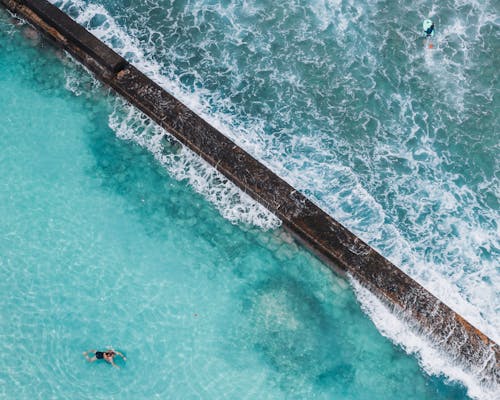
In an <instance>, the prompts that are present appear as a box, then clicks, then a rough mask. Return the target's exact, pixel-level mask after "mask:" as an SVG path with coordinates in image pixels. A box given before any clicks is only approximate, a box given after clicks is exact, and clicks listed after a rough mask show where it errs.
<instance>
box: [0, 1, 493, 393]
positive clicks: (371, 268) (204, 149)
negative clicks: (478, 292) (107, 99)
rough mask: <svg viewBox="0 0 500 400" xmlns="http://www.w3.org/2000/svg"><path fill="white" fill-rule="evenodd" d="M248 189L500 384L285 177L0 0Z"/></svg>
mask: <svg viewBox="0 0 500 400" xmlns="http://www.w3.org/2000/svg"><path fill="white" fill-rule="evenodd" d="M0 2H2V3H3V4H4V5H5V6H6V7H7V8H8V9H10V10H11V11H12V12H14V13H17V14H19V15H20V16H22V17H23V18H25V19H26V20H28V21H29V22H30V23H31V24H33V25H34V26H35V27H36V28H37V29H39V30H40V31H42V32H43V33H44V34H45V35H46V36H47V37H49V38H50V39H51V40H52V41H54V42H55V43H56V44H57V45H58V46H60V47H62V48H64V49H65V50H67V51H68V52H69V53H70V54H72V55H73V56H74V57H75V58H77V59H78V60H79V61H81V62H82V63H83V64H84V65H85V66H86V67H87V68H89V69H90V70H91V71H92V72H93V73H94V74H95V75H96V76H97V78H99V79H100V80H101V81H103V82H105V83H107V84H108V85H110V86H111V87H112V88H114V89H115V90H116V91H117V92H118V93H119V94H120V95H122V96H123V97H125V98H126V99H127V100H129V101H130V103H131V104H133V105H135V106H136V107H137V108H139V109H140V110H141V111H143V112H144V113H145V114H146V115H148V116H149V117H150V118H152V119H153V120H154V121H155V122H156V123H158V124H159V125H160V126H162V127H163V128H165V129H166V130H167V131H168V132H170V133H171V134H172V135H174V136H175V137H176V138H177V139H178V140H179V141H181V142H182V143H183V144H184V145H186V146H187V147H189V148H190V149H191V150H193V151H194V152H195V153H197V154H198V155H200V156H201V157H203V158H204V159H205V160H206V161H207V162H209V163H210V164H211V165H213V166H215V167H216V168H217V170H219V171H220V172H221V173H222V174H224V175H225V176H226V177H228V178H229V179H230V180H231V181H232V182H234V183H235V184H236V185H237V186H238V187H240V188H241V189H242V190H243V191H244V192H246V193H248V194H249V195H250V196H252V197H253V198H254V199H255V200H257V201H258V202H260V203H262V204H263V205H264V206H266V207H267V208H268V209H269V210H271V211H272V212H273V213H275V214H276V215H277V216H278V217H279V218H280V219H281V220H282V221H283V225H284V226H285V227H286V228H287V229H288V230H289V231H291V232H292V233H293V234H294V236H295V237H296V238H297V239H298V240H299V241H301V242H303V243H304V244H305V245H306V246H307V247H309V248H310V249H312V250H313V251H314V252H315V253H316V254H317V255H318V256H320V257H321V258H322V259H323V260H324V261H326V262H327V263H328V264H329V265H330V266H331V267H332V268H334V269H336V270H338V269H340V270H341V271H343V272H347V273H348V274H350V275H352V276H353V277H354V278H355V279H356V280H358V281H359V282H360V283H361V284H363V285H364V286H365V287H367V288H369V289H370V290H371V291H372V292H373V293H374V294H375V295H377V297H379V298H380V299H382V300H383V301H384V302H385V303H386V304H387V305H389V306H390V307H392V308H393V309H394V310H395V311H396V312H398V313H401V314H402V315H404V316H405V318H406V319H407V320H408V322H409V323H411V324H413V325H414V326H415V329H418V330H419V331H420V332H422V333H423V334H424V335H427V336H428V337H429V338H430V339H431V340H432V342H433V343H435V345H436V346H438V347H440V348H441V349H444V350H445V351H446V352H447V353H448V355H449V356H450V357H451V358H452V359H453V360H455V361H458V362H460V363H462V364H463V365H464V366H466V367H467V368H469V369H470V371H471V372H472V373H474V374H475V375H476V376H477V377H478V378H479V379H480V380H482V381H484V382H485V383H489V384H498V383H499V381H500V368H499V360H500V349H499V346H498V345H497V344H496V343H495V342H493V341H492V340H491V339H489V338H488V337H487V336H485V335H484V334H483V333H481V332H480V331H479V330H478V329H476V328H475V327H473V326H472V325H471V324H469V323H468V322H467V321H466V320H464V319H463V318H462V317H461V316H460V315H458V314H457V313H455V312H454V311H453V310H451V309H450V308H449V307H448V306H446V305H445V304H444V303H442V302H441V301H440V300H438V299H437V298H436V297H435V296H433V295H432V294H431V293H430V292H428V291H427V290H426V289H424V288H423V287H422V286H421V285H419V284H418V283H417V282H415V281H414V280H413V279H411V278H410V277H409V276H407V275H406V274H404V273H403V272H402V271H401V270H400V269H399V268H397V267H396V266H395V265H394V264H392V263H391V262H389V261H388V260H387V259H385V258H384V257H382V256H381V255H380V254H379V253H377V252H376V251H375V250H373V249H372V248H371V247H370V246H368V245H367V244H366V243H364V242H363V241H362V240H361V239H359V238H358V237H356V236H355V235H354V234H353V233H351V232H350V231H348V230H347V229H346V228H345V227H343V226H342V225H341V224H339V223H338V222H337V221H335V220H334V219H333V218H332V217H330V216H329V215H328V214H326V213H325V212H324V211H322V210H321V209H320V208H319V207H317V206H316V205H314V204H313V203H312V202H311V201H310V200H308V199H307V198H306V197H305V196H303V195H302V194H301V193H299V192H298V191H296V190H295V189H294V188H293V187H291V186H290V185H288V184H287V183H286V182H285V181H284V180H282V179H281V178H280V177H278V176H277V175H276V174H274V173H273V172H271V171H270V170H269V169H268V168H266V167H265V166H264V165H263V164H261V163H260V162H258V161H257V160H255V159H254V158H253V157H251V156H250V155H249V154H248V153H246V152H245V151H244V150H243V149H241V148H240V147H238V146H236V145H235V144H234V143H233V142H232V141H230V140H229V139H228V138H227V137H225V136H224V135H222V134H221V133H220V132H219V131H217V130H216V129H215V128H213V127H212V126H210V125H209V124H208V123H207V122H205V121H204V120H202V119H201V118H200V117H198V116H197V115H196V114H195V113H194V112H193V111H191V110H190V109H188V108H187V107H186V106H185V105H183V104H182V103H180V102H179V101H178V100H177V99H175V98H174V97H172V96H171V95H170V94H168V93H167V92H166V91H165V90H164V89H162V88H161V87H160V86H158V85H157V84H156V83H154V82H153V81H151V80H150V79H149V78H147V77H146V76H145V75H144V74H143V73H142V72H140V71H139V70H137V69H136V68H135V67H134V66H132V65H130V64H129V63H128V62H127V61H125V60H124V59H123V58H122V57H121V56H119V55H118V54H116V53H115V52H114V51H113V50H111V49H110V48H109V47H108V46H106V45H105V44H104V43H102V42H101V41H100V40H98V39H97V38H96V37H94V36H93V35H92V34H90V33H89V32H88V31H86V30H85V29H84V28H83V27H81V26H80V25H78V24H77V23H76V22H74V21H73V20H72V19H71V18H69V17H68V16H67V15H66V14H65V13H63V12H61V11H60V10H59V9H57V8H56V7H55V6H52V5H51V4H50V3H48V2H47V1H45V0H0Z"/></svg>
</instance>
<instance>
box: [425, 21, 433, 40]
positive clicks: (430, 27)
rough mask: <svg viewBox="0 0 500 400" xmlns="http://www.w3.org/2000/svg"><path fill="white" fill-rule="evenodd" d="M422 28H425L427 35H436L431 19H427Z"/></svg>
mask: <svg viewBox="0 0 500 400" xmlns="http://www.w3.org/2000/svg"><path fill="white" fill-rule="evenodd" d="M422 28H423V29H424V33H425V35H426V37H431V36H434V22H432V21H431V20H430V19H426V20H425V21H424V22H423V24H422Z"/></svg>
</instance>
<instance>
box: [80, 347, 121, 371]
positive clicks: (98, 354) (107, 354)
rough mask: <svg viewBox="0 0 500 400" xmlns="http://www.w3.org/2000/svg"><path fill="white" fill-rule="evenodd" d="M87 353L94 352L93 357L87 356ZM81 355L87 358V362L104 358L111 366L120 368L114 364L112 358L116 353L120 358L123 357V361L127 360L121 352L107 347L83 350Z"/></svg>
mask: <svg viewBox="0 0 500 400" xmlns="http://www.w3.org/2000/svg"><path fill="white" fill-rule="evenodd" d="M89 353H94V356H93V357H89ZM83 355H84V356H85V358H86V359H87V361H88V362H94V361H96V360H104V361H106V362H108V363H110V364H111V365H112V366H113V367H116V368H120V367H119V366H118V365H116V364H115V362H114V358H115V357H116V356H117V355H118V356H120V357H121V358H123V360H124V361H127V357H125V356H124V355H123V354H122V353H120V352H119V351H116V350H113V349H109V350H106V351H97V350H89V351H84V352H83Z"/></svg>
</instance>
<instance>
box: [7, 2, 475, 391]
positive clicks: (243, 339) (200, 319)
mask: <svg viewBox="0 0 500 400" xmlns="http://www.w3.org/2000/svg"><path fill="white" fill-rule="evenodd" d="M28 37H31V38H32V39H28ZM68 76H73V77H74V76H79V77H80V79H81V80H82V81H83V83H82V84H81V86H80V89H82V90H83V88H86V89H87V92H88V93H89V94H90V95H89V96H75V95H74V93H73V92H72V91H69V90H67V89H66V88H65V86H66V85H68ZM86 76H87V75H86V74H85V72H83V71H81V70H80V69H79V68H78V67H77V66H76V65H75V64H74V63H73V62H70V61H68V59H67V58H65V56H63V55H62V54H61V53H59V52H57V51H55V50H53V49H52V47H51V46H49V45H47V44H45V43H44V42H39V41H38V39H37V38H36V35H34V34H33V32H32V31H31V30H30V29H29V28H27V27H25V26H24V27H19V26H18V27H13V26H12V25H11V24H10V22H9V21H8V17H7V16H6V15H5V13H3V12H0V107H1V111H2V112H1V113H0V148H1V149H2V151H1V153H0V174H1V177H0V221H1V223H0V238H1V240H0V310H1V312H0V365H1V366H2V368H0V397H1V398H5V399H16V400H17V399H32V398H41V399H47V398H55V399H60V398H61V399H62V398H70V399H78V398H81V399H84V398H93V399H104V398H110V397H111V398H121V399H139V398H144V399H151V398H162V399H164V398H173V399H211V398H213V399H221V398H230V399H242V398H248V399H255V398H258V399H266V398H268V399H292V398H297V399H306V398H307V399H312V398H315V399H331V398H336V399H366V398H370V399H401V398H404V399H419V400H420V399H461V398H466V393H465V388H464V387H462V386H459V385H454V384H447V383H446V382H445V379H444V378H442V377H440V378H437V377H429V376H427V375H426V374H424V373H423V372H422V370H421V369H420V368H419V366H418V364H417V361H416V360H415V359H414V358H413V357H410V356H408V355H407V354H406V353H405V352H404V351H403V350H402V349H401V348H398V347H395V346H394V345H393V344H392V343H391V342H390V341H389V340H388V339H386V338H384V337H382V336H381V335H380V334H379V333H378V331H377V330H376V329H375V327H374V326H373V324H372V322H371V321H370V320H369V319H368V318H367V317H366V316H365V314H363V313H362V312H361V310H360V307H359V305H358V303H357V302H356V299H355V296H354V294H353V292H352V290H351V289H350V288H349V286H348V284H347V283H346V282H345V281H343V280H341V279H339V278H337V277H335V276H333V275H332V274H331V273H330V272H329V270H328V269H327V268H326V267H325V266H323V265H322V264H321V263H320V262H319V261H317V260H316V259H315V258H314V257H312V256H311V255H310V254H308V253H307V252H305V251H304V250H302V249H300V248H298V247H297V246H296V245H295V244H294V243H293V242H291V241H290V240H289V238H288V237H287V236H286V235H285V234H284V233H283V232H282V231H281V230H280V229H277V230H272V231H268V232H264V231H262V230H261V229H258V228H252V227H251V226H249V225H244V224H239V225H235V224H232V223H231V222H229V221H228V220H227V219H224V218H222V217H221V216H220V215H219V212H218V211H217V210H216V209H215V208H214V207H213V206H212V205H211V204H210V203H209V202H207V201H206V200H204V198H203V197H202V196H201V195H199V194H196V193H195V192H194V191H193V189H192V188H191V187H190V186H188V185H186V181H177V180H174V179H172V178H171V177H170V176H169V175H168V174H167V172H166V170H165V168H164V167H163V166H162V165H161V164H160V163H159V162H157V161H156V160H155V159H154V157H153V156H152V154H151V152H149V151H147V150H144V149H142V148H141V147H140V146H138V145H137V144H134V143H132V142H130V141H124V140H121V139H119V138H117V137H116V135H115V132H114V131H113V130H111V129H110V128H109V118H110V115H113V113H114V112H116V107H119V105H118V106H117V103H116V101H115V99H114V98H113V97H112V96H110V95H109V94H108V93H107V91H106V90H104V89H100V88H99V87H96V84H95V83H94V82H93V81H92V80H91V79H88V78H86ZM118 104H119V103H118ZM120 112H126V109H124V110H121V111H120ZM178 151H180V150H179V149H178V148H177V147H176V146H170V147H169V146H167V147H165V149H164V152H165V153H167V152H172V153H175V152H178ZM106 346H113V347H115V348H116V349H119V350H121V351H122V352H124V353H125V354H126V355H127V357H128V361H127V362H126V363H123V362H121V361H119V362H118V363H119V365H120V366H121V367H122V368H121V369H120V370H115V369H113V368H111V367H109V366H108V365H104V364H102V363H101V364H99V363H94V364H89V363H87V362H86V361H85V359H84V358H83V356H82V354H81V352H82V351H84V350H88V349H89V348H96V347H97V348H104V347H106Z"/></svg>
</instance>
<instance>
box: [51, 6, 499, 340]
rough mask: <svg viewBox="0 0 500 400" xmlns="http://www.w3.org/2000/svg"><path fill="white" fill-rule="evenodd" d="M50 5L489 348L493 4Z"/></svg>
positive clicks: (495, 161) (493, 249) (494, 192)
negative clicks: (432, 32) (429, 30)
mask: <svg viewBox="0 0 500 400" xmlns="http://www.w3.org/2000/svg"><path fill="white" fill-rule="evenodd" d="M55 4H57V5H58V6H60V7H62V8H63V9H64V10H66V11H68V12H69V13H70V14H71V15H72V16H73V17H74V18H76V19H77V20H78V21H79V22H80V23H82V24H84V25H86V26H87V27H88V28H89V29H91V30H92V31H93V32H94V33H95V34H96V35H97V36H99V37H100V38H102V39H103V40H105V41H106V42H108V43H109V44H110V45H112V46H113V47H114V48H115V49H116V50H117V51H119V52H120V53H121V54H123V55H124V56H126V57H127V58H128V59H129V60H131V61H133V62H134V63H135V64H136V65H138V66H140V67H141V69H143V70H145V71H146V72H147V73H148V74H149V75H151V76H152V77H154V79H155V80H157V81H158V82H160V83H161V84H162V85H163V86H164V87H166V88H167V89H168V90H170V91H171V92H173V93H174V94H175V95H177V96H178V97H180V98H181V99H182V100H183V101H185V102H186V103H188V104H189V105H190V106H191V107H193V108H194V109H195V110H197V112H199V113H200V114H202V115H203V116H204V117H205V118H207V119H209V120H210V121H211V122H212V123H213V124H215V125H216V126H218V127H220V128H221V129H222V130H223V131H224V132H225V133H226V134H227V135H229V136H230V137H231V138H232V139H233V140H235V141H236V142H237V143H239V144H240V145H242V146H243V147H244V148H245V149H247V150H248V151H249V152H251V153H252V154H253V155H255V156H256V157H257V158H259V159H260V160H262V161H264V162H265V163H266V164H267V165H268V166H270V167H271V168H272V169H274V170H275V171H276V172H278V173H279V174H280V175H281V176H283V177H285V178H286V179H287V180H288V181H289V182H290V183H292V184H293V185H294V186H296V187H298V188H300V189H301V190H302V191H303V192H304V193H305V194H307V195H308V196H310V197H311V198H312V199H314V200H315V201H316V202H317V203H318V204H319V205H321V207H323V208H324V209H325V210H327V211H328V212H329V213H330V214H332V215H333V216H334V217H335V218H337V219H338V220H339V221H341V222H342V223H344V224H345V225H346V226H347V227H348V228H349V229H351V230H353V231H354V232H355V233H357V234H358V235H360V236H361V237H362V238H363V239H364V240H366V241H367V242H369V243H370V244H371V245H373V246H374V247H375V248H377V249H378V250H379V251H381V252H382V253H383V254H384V255H385V256H386V257H388V258H389V259H391V261H393V262H395V263H396V264H397V265H398V266H400V267H401V268H402V269H403V270H404V271H405V272H407V273H409V274H410V275H411V276H412V277H413V278H415V279H416V280H417V281H419V282H420V283H422V284H423V285H424V286H425V287H426V288H427V289H429V290H430V291H431V292H433V293H434V294H436V295H437V296H438V297H439V298H441V299H443V300H445V301H446V302H447V304H448V305H450V306H451V307H452V308H454V309H455V310H457V311H458V312H459V313H461V314H462V315H463V316H465V317H466V318H467V319H468V320H469V321H471V322H472V323H473V324H474V325H476V326H477V327H479V328H480V329H481V330H483V331H484V332H485V333H487V334H488V335H489V336H490V337H492V338H493V339H495V340H496V341H497V342H498V341H500V337H499V336H498V332H500V313H499V309H498V304H499V302H498V301H497V300H498V297H499V293H498V288H499V287H500V279H499V277H500V274H499V272H498V265H499V264H498V261H499V251H500V240H499V238H500V233H499V232H500V230H499V226H498V222H497V221H498V219H499V192H500V186H499V158H498V156H497V154H499V150H500V148H499V143H500V129H499V126H500V124H499V119H498V118H499V115H500V100H499V99H500V98H499V96H498V89H499V86H498V85H499V84H498V79H499V74H498V65H500V56H499V54H500V51H499V49H500V47H499V46H500V45H499V43H500V39H499V37H500V36H499V35H500V30H499V25H500V20H499V18H500V17H499V15H500V6H499V3H498V2H494V1H473V2H465V1H461V0H448V1H442V2H438V3H436V2H431V1H398V2H394V1H390V2H389V1H372V0H318V1H311V0H292V1H287V2H281V3H280V2H275V1H245V0H237V1H220V0H219V1H214V0H210V1H189V0H183V1H179V0H143V1H132V0H129V1H122V0H120V1H115V0H94V1H91V2H86V1H85V2H84V1H81V0H69V1H64V2H62V1H56V2H55ZM426 17H432V18H433V19H434V21H435V24H436V30H437V33H436V36H435V39H434V40H433V43H432V45H433V49H429V48H428V44H427V43H424V41H423V40H422V37H421V34H420V26H421V21H422V20H423V19H424V18H426ZM240 215H242V214H240ZM232 218H237V216H234V215H233V216H232Z"/></svg>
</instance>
